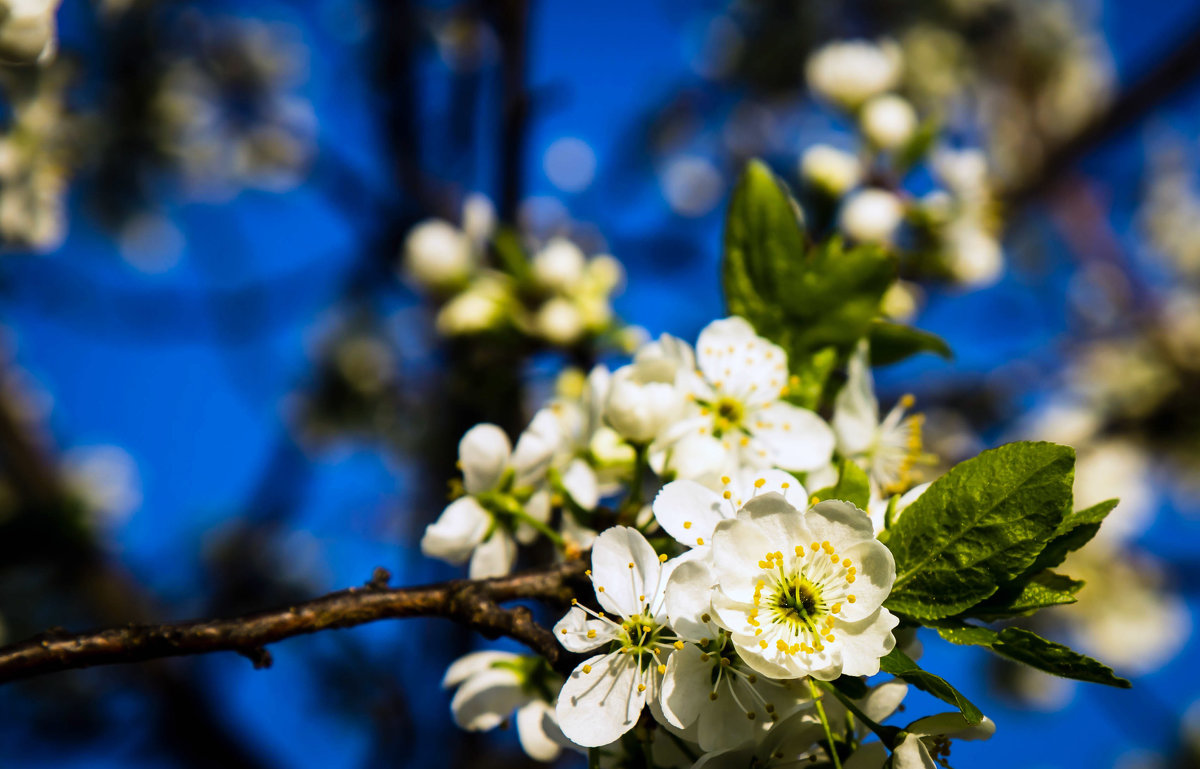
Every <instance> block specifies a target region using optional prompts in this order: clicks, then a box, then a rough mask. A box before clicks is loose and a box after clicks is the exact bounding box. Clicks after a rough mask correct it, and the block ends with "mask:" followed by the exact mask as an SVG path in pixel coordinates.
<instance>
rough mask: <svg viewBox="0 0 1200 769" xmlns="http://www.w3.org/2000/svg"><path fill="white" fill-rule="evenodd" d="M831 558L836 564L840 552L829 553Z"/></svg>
mask: <svg viewBox="0 0 1200 769" xmlns="http://www.w3.org/2000/svg"><path fill="white" fill-rule="evenodd" d="M829 560H831V561H833V562H834V563H835V564H836V563H837V562H838V554H837V553H830V554H829Z"/></svg>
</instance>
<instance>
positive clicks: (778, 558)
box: [775, 550, 783, 563]
mask: <svg viewBox="0 0 1200 769" xmlns="http://www.w3.org/2000/svg"><path fill="white" fill-rule="evenodd" d="M775 560H776V561H779V562H780V563H783V553H781V552H780V551H778V550H776V551H775Z"/></svg>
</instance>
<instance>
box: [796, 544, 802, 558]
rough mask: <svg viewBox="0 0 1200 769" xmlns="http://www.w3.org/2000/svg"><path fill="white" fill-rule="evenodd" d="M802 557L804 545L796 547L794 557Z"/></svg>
mask: <svg viewBox="0 0 1200 769" xmlns="http://www.w3.org/2000/svg"><path fill="white" fill-rule="evenodd" d="M802 555H804V545H796V557H797V558H799V557H800V556H802Z"/></svg>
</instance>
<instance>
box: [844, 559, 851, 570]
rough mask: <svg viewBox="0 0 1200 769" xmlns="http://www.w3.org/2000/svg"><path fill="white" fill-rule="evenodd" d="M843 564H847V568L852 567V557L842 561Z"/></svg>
mask: <svg viewBox="0 0 1200 769" xmlns="http://www.w3.org/2000/svg"><path fill="white" fill-rule="evenodd" d="M842 565H843V566H845V567H846V568H847V569H848V568H850V559H849V558H847V559H845V560H844V561H842Z"/></svg>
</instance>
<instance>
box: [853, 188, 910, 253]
mask: <svg viewBox="0 0 1200 769" xmlns="http://www.w3.org/2000/svg"><path fill="white" fill-rule="evenodd" d="M903 218H904V205H903V204H902V203H901V202H900V199H899V198H898V197H896V196H895V195H893V194H892V193H890V192H887V191H886V190H879V189H866V190H861V191H859V192H856V193H854V194H853V195H851V196H850V197H849V198H848V199H847V200H846V202H845V203H844V204H843V205H842V212H841V216H840V218H839V222H838V223H839V225H840V226H841V229H842V232H844V233H846V234H847V235H849V236H850V237H851V238H853V239H854V240H857V241H859V242H862V243H880V244H886V243H891V242H892V235H893V234H894V233H895V231H896V228H897V227H898V226H900V222H901V220H902V219H903Z"/></svg>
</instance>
